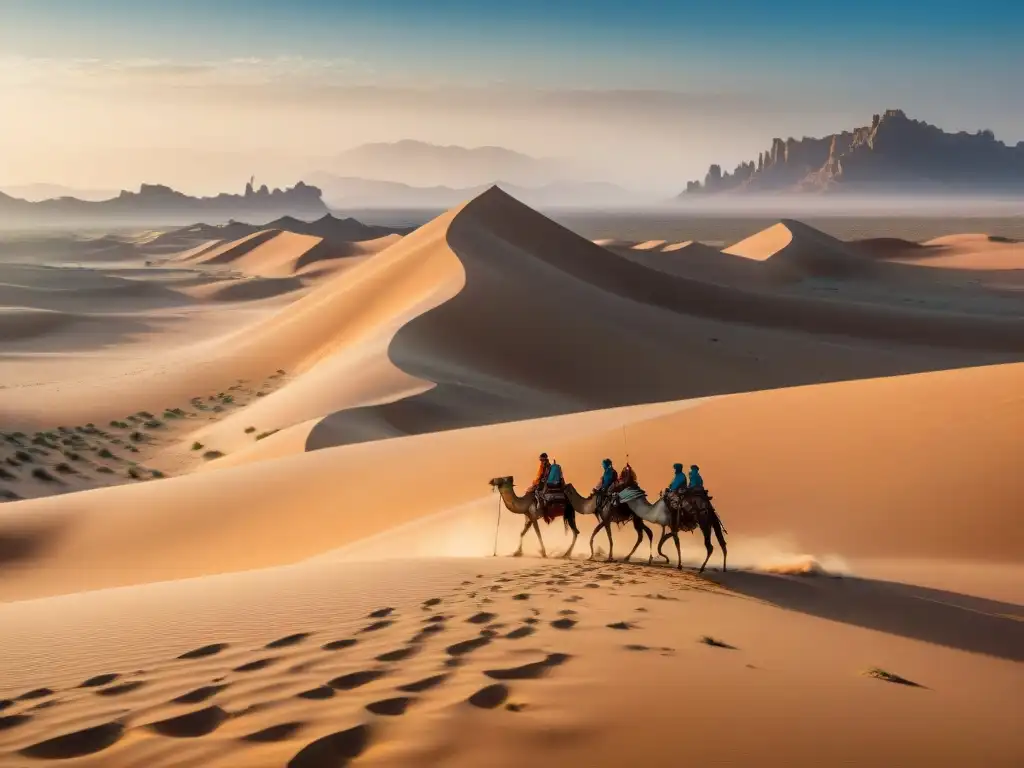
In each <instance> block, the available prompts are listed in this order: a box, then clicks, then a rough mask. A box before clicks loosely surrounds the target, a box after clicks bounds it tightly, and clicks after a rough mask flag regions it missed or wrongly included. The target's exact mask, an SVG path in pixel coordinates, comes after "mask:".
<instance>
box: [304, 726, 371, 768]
mask: <svg viewBox="0 0 1024 768" xmlns="http://www.w3.org/2000/svg"><path fill="white" fill-rule="evenodd" d="M370 735H371V731H370V727H369V726H368V725H357V726H355V727H354V728H349V729H348V730H346V731H338V732H337V733H332V734H330V735H328V736H324V737H323V738H320V739H317V740H316V741H313V742H310V743H309V744H307V745H306V746H304V747H303V748H302V749H301V750H299V752H298V754H296V755H295V757H293V758H292V759H291V760H289V761H288V766H287V768H334V767H335V766H337V768H342V766H345V765H348V762H349V761H350V760H354V759H355V758H357V757H359V756H360V755H361V754H363V752H365V751H366V748H367V747H368V746H369V745H370Z"/></svg>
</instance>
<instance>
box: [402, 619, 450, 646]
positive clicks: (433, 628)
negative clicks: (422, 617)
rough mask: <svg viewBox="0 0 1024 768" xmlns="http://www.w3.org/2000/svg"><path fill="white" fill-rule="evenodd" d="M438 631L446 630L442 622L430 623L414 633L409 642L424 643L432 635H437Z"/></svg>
mask: <svg viewBox="0 0 1024 768" xmlns="http://www.w3.org/2000/svg"><path fill="white" fill-rule="evenodd" d="M438 632H444V627H443V626H441V625H440V624H428V625H427V626H425V627H424V628H423V629H421V630H420V631H419V632H417V633H416V634H415V635H413V636H412V637H411V638H409V642H410V643H422V642H423V641H424V640H426V639H427V638H428V637H430V636H431V635H436V634H437V633H438Z"/></svg>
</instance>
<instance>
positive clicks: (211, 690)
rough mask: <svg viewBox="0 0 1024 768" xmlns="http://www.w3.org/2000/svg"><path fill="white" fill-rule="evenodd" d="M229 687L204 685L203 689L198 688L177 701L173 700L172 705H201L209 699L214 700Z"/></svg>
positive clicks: (226, 685) (225, 685)
mask: <svg viewBox="0 0 1024 768" xmlns="http://www.w3.org/2000/svg"><path fill="white" fill-rule="evenodd" d="M227 687H228V684H227V683H225V684H224V685H204V686H203V687H202V688H196V689H195V690H194V691H189V692H188V693H183V694H182V695H181V696H178V697H177V698H176V699H171V703H172V704H201V703H202V702H204V701H206V700H207V699H212V698H213V697H214V696H216V695H217V694H218V693H220V692H221V691H223V690H224V689H225V688H227Z"/></svg>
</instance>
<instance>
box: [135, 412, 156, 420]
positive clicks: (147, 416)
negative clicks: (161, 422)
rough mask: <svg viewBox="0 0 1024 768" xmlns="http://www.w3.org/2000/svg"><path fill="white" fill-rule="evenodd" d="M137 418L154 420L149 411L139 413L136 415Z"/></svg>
mask: <svg viewBox="0 0 1024 768" xmlns="http://www.w3.org/2000/svg"><path fill="white" fill-rule="evenodd" d="M136 416H141V417H142V418H144V419H152V418H154V416H153V414H152V413H150V412H149V411H139V412H138V413H137V414H136Z"/></svg>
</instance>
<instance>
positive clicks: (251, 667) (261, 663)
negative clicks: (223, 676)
mask: <svg viewBox="0 0 1024 768" xmlns="http://www.w3.org/2000/svg"><path fill="white" fill-rule="evenodd" d="M277 661H278V659H277V658H276V657H274V656H271V657H270V658H266V659H256V660H255V661H250V662H247V663H245V664H242V665H241V666H239V667H235V668H234V669H233V670H231V671H232V672H256V671H257V670H260V669H266V668H267V667H269V666H270V665H271V664H275V663H277Z"/></svg>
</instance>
